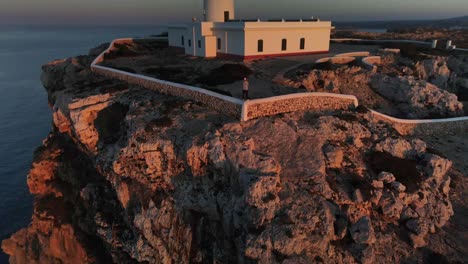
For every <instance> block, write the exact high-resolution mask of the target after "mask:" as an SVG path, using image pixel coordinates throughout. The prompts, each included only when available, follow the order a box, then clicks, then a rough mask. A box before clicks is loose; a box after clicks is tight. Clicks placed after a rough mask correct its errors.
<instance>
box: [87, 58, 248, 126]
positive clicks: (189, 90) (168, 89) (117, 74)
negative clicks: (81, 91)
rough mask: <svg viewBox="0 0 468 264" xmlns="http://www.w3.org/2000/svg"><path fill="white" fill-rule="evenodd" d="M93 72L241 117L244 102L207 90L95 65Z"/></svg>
mask: <svg viewBox="0 0 468 264" xmlns="http://www.w3.org/2000/svg"><path fill="white" fill-rule="evenodd" d="M92 70H93V71H94V72H95V73H98V74H100V75H103V76H106V77H110V78H115V79H119V80H122V81H125V82H127V83H129V84H134V85H138V86H141V87H144V88H147V89H150V90H153V91H156V92H158V93H161V94H167V95H173V96H178V97H182V98H185V99H189V100H193V101H195V102H199V103H202V104H204V105H206V106H208V107H210V108H212V109H214V110H217V111H219V112H222V113H224V114H226V115H228V116H231V117H234V118H240V117H241V111H242V103H243V102H242V100H240V99H236V98H233V97H229V96H224V95H221V94H218V93H215V92H211V91H208V90H205V89H201V88H197V87H192V86H188V85H183V84H179V83H173V82H167V81H162V80H158V79H154V78H150V77H147V76H143V75H138V74H132V73H128V72H124V71H119V70H115V69H109V68H106V67H102V66H99V65H95V66H94V67H93V68H92Z"/></svg>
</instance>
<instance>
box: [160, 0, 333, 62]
mask: <svg viewBox="0 0 468 264" xmlns="http://www.w3.org/2000/svg"><path fill="white" fill-rule="evenodd" d="M197 1H200V2H201V1H202V0H197ZM200 15H203V19H200V20H197V19H193V20H192V22H191V23H186V24H173V25H169V30H168V31H169V46H170V47H172V48H174V49H177V50H179V51H180V52H181V53H185V54H187V55H190V56H199V57H205V58H214V57H221V58H226V59H231V58H232V59H241V60H255V59H261V58H270V57H281V56H297V55H307V54H316V53H328V51H329V50H330V33H331V29H332V23H331V21H320V20H318V19H313V18H305V19H304V18H298V19H287V20H286V19H258V18H254V19H248V18H247V19H246V18H242V19H239V15H238V14H237V17H236V14H235V0H203V13H202V14H200Z"/></svg>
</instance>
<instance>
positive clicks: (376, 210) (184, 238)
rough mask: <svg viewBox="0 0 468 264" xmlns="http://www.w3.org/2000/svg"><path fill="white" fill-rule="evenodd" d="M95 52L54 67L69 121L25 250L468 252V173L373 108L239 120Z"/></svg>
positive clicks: (21, 237)
mask: <svg viewBox="0 0 468 264" xmlns="http://www.w3.org/2000/svg"><path fill="white" fill-rule="evenodd" d="M93 52H94V53H96V52H97V51H93ZM91 59H92V57H80V58H79V59H69V60H63V61H56V62H53V63H50V64H48V65H46V66H45V67H44V74H43V81H44V85H45V87H46V89H47V91H48V92H49V98H50V104H51V107H52V108H53V110H54V113H53V114H54V130H53V131H52V132H51V134H50V136H49V137H48V138H47V139H46V140H45V141H44V144H43V146H42V147H40V148H38V150H37V151H36V154H35V159H34V162H33V165H32V168H31V171H30V173H29V175H28V185H29V187H30V190H31V193H33V194H34V195H35V196H36V202H35V210H34V214H33V217H32V222H31V225H30V226H29V227H27V228H25V229H23V230H20V231H18V232H17V233H16V234H14V235H13V236H12V237H11V238H9V239H7V240H5V241H3V242H2V249H3V250H4V251H5V252H6V253H7V254H9V255H10V262H11V263H111V262H114V263H321V262H322V263H400V262H403V263H407V262H409V263H418V262H424V261H428V260H430V261H436V263H444V262H464V261H466V258H467V256H468V255H467V249H466V230H467V224H466V219H465V218H464V215H466V213H467V211H466V208H467V207H466V199H465V198H466V187H467V181H466V178H465V176H463V175H461V174H460V173H459V172H458V170H457V168H455V167H454V166H453V165H452V162H451V161H450V160H448V159H446V158H444V156H443V154H441V153H439V152H437V151H435V150H433V149H431V148H429V147H427V145H426V143H424V142H423V141H421V140H418V139H415V138H404V137H402V136H400V135H399V134H398V133H397V132H396V131H395V130H393V129H391V128H389V127H388V126H387V125H385V124H381V123H379V124H375V123H372V122H370V118H369V116H368V113H366V112H361V113H358V112H350V113H332V114H327V115H316V114H313V113H308V112H298V113H292V114H284V115H280V116H276V117H270V118H259V119H256V120H252V121H249V122H244V123H239V121H238V120H235V119H231V118H229V117H227V116H225V115H223V114H221V113H219V112H216V111H214V110H210V109H209V108H207V107H205V106H202V105H199V104H196V103H193V102H190V101H187V100H182V99H178V98H175V97H169V96H164V95H159V94H156V93H154V92H151V91H148V90H144V89H141V88H138V87H129V86H127V85H126V84H124V83H121V82H117V81H112V80H108V79H103V78H101V77H98V76H94V75H92V74H91V73H90V71H89V69H88V68H87V67H88V65H89V63H90V61H91Z"/></svg>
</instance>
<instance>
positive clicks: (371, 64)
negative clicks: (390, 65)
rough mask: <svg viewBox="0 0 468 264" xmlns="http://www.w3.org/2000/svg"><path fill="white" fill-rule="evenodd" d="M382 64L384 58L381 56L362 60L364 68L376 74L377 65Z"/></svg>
mask: <svg viewBox="0 0 468 264" xmlns="http://www.w3.org/2000/svg"><path fill="white" fill-rule="evenodd" d="M381 62H382V58H381V57H380V56H371V57H366V58H363V59H362V64H363V66H364V68H366V69H368V70H370V71H373V72H376V71H377V66H376V64H380V63H381Z"/></svg>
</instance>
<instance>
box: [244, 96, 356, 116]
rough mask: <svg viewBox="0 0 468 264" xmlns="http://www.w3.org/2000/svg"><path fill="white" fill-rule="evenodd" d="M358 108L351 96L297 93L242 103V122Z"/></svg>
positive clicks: (353, 97) (354, 98)
mask: <svg viewBox="0 0 468 264" xmlns="http://www.w3.org/2000/svg"><path fill="white" fill-rule="evenodd" d="M357 106H358V100H357V98H356V97H355V96H352V95H342V94H331V93H298V94H289V95H281V96H275V97H270V98H265V99H257V100H249V101H246V102H244V106H243V111H242V112H243V114H242V121H247V120H250V119H254V118H257V117H262V116H273V115H277V114H281V113H289V112H295V111H304V110H319V111H337V110H350V109H354V108H356V107H357Z"/></svg>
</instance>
